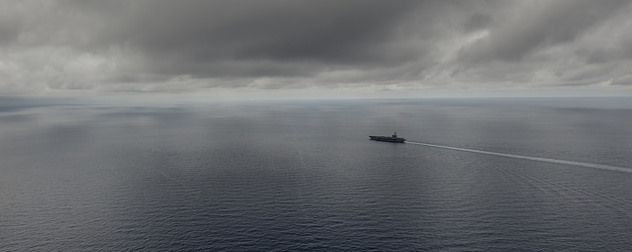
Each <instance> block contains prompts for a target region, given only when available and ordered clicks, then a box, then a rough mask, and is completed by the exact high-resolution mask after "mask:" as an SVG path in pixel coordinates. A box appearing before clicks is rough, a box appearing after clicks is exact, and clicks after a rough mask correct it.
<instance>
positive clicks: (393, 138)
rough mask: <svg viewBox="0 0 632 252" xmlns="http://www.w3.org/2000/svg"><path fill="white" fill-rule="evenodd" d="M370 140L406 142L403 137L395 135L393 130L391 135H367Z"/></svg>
mask: <svg viewBox="0 0 632 252" xmlns="http://www.w3.org/2000/svg"><path fill="white" fill-rule="evenodd" d="M369 137H370V138H371V140H374V141H381V142H391V143H403V142H406V139H405V138H402V137H397V132H395V133H394V134H393V135H392V136H369Z"/></svg>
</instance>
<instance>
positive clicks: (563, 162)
mask: <svg viewBox="0 0 632 252" xmlns="http://www.w3.org/2000/svg"><path fill="white" fill-rule="evenodd" d="M406 143H409V144H417V145H423V146H428V147H434V148H441V149H447V150H455V151H465V152H472V153H479V154H486V155H494V156H500V157H509V158H518V159H526V160H533V161H540V162H549V163H556V164H565V165H574V166H581V167H588V168H594V169H602V170H610V171H619V172H627V173H632V169H631V168H625V167H617V166H611V165H602V164H592V163H584V162H575V161H567V160H559V159H551V158H541V157H529V156H522V155H514V154H507V153H500V152H491V151H482V150H473V149H465V148H457V147H450V146H442V145H436V144H428V143H418V142H410V141H406Z"/></svg>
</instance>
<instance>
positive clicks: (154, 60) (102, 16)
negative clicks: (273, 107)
mask: <svg viewBox="0 0 632 252" xmlns="http://www.w3.org/2000/svg"><path fill="white" fill-rule="evenodd" d="M0 1H1V2H0V4H2V9H0V95H42V94H44V95H45V94H94V95H101V94H130V93H131V94H137V93H139V92H142V93H152V94H162V95H172V94H187V95H189V94H196V95H219V96H222V95H226V96H235V97H239V96H248V97H250V96H252V97H255V96H258V95H276V96H283V95H297V96H301V97H310V96H324V97H333V96H343V97H344V96H354V97H356V96H360V97H362V96H373V97H376V96H377V97H381V96H390V97H399V96H450V95H466V96H467V95H491V96H506V95H527V96H531V95H535V96H539V95H547V94H549V95H571V96H572V95H595V94H597V95H630V94H632V71H630V70H631V69H632V33H631V32H630V31H632V2H630V1H618V0H606V1H585V0H568V1H549V0H546V1H544V0H543V1H382V0H375V1H365V0H362V1H337V0H324V1H303V0H265V1H240V0H237V1H235V0H219V1H206V0H200V1H192V0H184V1H172V0H146V1H145V0H136V1H111V0H108V1H96V0H95V1H72V0H45V1H42V0H26V1H10V0H0Z"/></svg>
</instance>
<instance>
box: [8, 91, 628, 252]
mask: <svg viewBox="0 0 632 252" xmlns="http://www.w3.org/2000/svg"><path fill="white" fill-rule="evenodd" d="M631 126H632V99H628V98H574V99H570V98H565V99H559V98H558V99H553V98H550V99H469V100H467V99H444V100H363V101H310V102H257V103H179V104H176V103H163V104H152V105H148V104H144V103H141V102H137V103H133V104H132V103H125V102H117V103H116V104H115V103H111V104H109V103H92V102H85V101H76V100H46V101H42V100H35V99H24V98H6V97H4V98H0V157H1V159H0V250H1V251H29V250H32V251H96V250H107V251H121V250H150V251H160V250H176V251H181V250H208V251H273V250H276V251H372V250H373V251H495V250H496V251H497V250H500V251H521V250H523V251H534V250H544V251H560V250H566V251H630V250H632V228H631V227H632V183H631V182H632V173H629V172H626V170H625V169H629V168H632V155H631V154H632V127H631ZM395 130H397V131H398V133H399V135H400V136H402V137H406V138H407V139H408V140H410V141H414V142H418V143H425V144H431V145H438V146H445V147H456V148H462V149H468V150H475V151H479V152H478V153H477V152H466V151H458V150H454V149H445V148H435V147H431V146H425V145H419V144H392V143H382V142H374V141H369V140H368V135H375V134H384V135H387V134H391V133H392V132H393V131H395ZM483 152H489V153H504V154H510V155H517V156H522V157H536V158H542V159H550V160H561V161H573V162H578V163H582V164H596V165H607V166H610V167H617V168H622V169H623V170H622V171H613V170H607V169H599V167H593V168H591V167H590V165H589V166H577V165H568V164H564V163H555V162H547V161H538V160H537V159H536V160H530V159H525V158H512V157H511V156H502V155H500V156H499V155H490V154H485V153H483Z"/></svg>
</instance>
